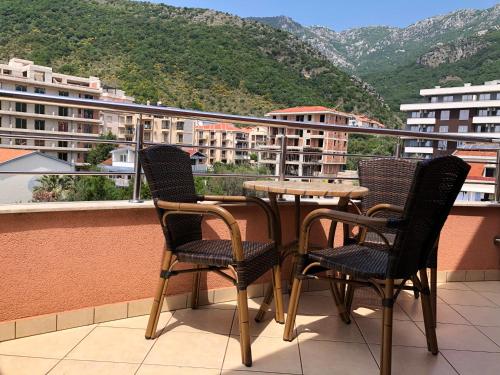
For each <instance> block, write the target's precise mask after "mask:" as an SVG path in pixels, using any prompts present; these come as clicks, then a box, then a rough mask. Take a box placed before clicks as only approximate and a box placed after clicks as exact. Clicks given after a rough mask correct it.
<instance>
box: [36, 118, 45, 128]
mask: <svg viewBox="0 0 500 375" xmlns="http://www.w3.org/2000/svg"><path fill="white" fill-rule="evenodd" d="M35 130H45V120H35Z"/></svg>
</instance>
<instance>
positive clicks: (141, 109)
mask: <svg viewBox="0 0 500 375" xmlns="http://www.w3.org/2000/svg"><path fill="white" fill-rule="evenodd" d="M0 98H1V99H4V100H15V101H16V102H25V103H40V104H49V105H50V104H53V105H62V106H65V107H76V108H82V109H93V110H101V111H107V112H113V113H123V114H128V115H130V114H132V113H133V114H138V115H139V120H138V121H137V123H136V124H135V135H136V137H135V140H134V141H127V140H108V139H101V138H97V139H96V138H95V137H86V136H82V135H71V134H68V135H66V134H63V135H59V134H58V135H45V134H43V133H41V134H40V133H37V134H29V133H26V132H16V131H12V130H9V131H5V130H2V128H0V137H3V138H22V139H34V140H37V139H39V140H54V141H56V140H57V141H68V142H79V143H89V144H96V143H106V144H114V145H130V146H134V147H135V149H136V150H140V149H142V148H143V147H144V146H149V145H154V144H158V143H157V142H145V141H144V138H143V137H144V125H143V124H142V116H144V115H155V116H161V117H177V118H185V119H194V120H205V121H225V122H232V123H236V124H242V125H261V126H262V125H263V126H267V127H270V128H273V127H278V128H290V129H303V130H320V131H335V132H345V133H353V134H364V135H376V136H389V137H395V138H397V143H396V147H395V152H394V155H393V156H391V157H398V158H400V157H403V156H402V153H403V151H402V140H403V139H408V138H411V139H425V140H443V141H453V142H474V143H488V144H493V145H498V146H497V147H496V148H495V150H496V152H497V157H496V162H488V164H495V165H496V166H497V167H496V177H495V182H494V184H495V193H494V197H495V201H497V202H500V138H497V137H496V135H494V134H488V133H478V134H471V133H464V134H458V133H455V134H450V133H432V132H431V133H429V132H425V133H424V132H414V131H409V130H398V129H379V128H369V127H354V126H349V125H336V124H324V123H315V122H302V121H288V120H280V119H271V118H261V117H251V116H240V115H232V114H226V113H214V112H204V111H194V110H187V109H180V108H174V107H161V106H151V105H142V104H133V103H117V102H112V101H102V100H93V99H81V98H72V97H60V96H53V95H45V94H33V93H28V92H21V91H10V90H3V89H0ZM26 115H27V116H29V113H28V114H26ZM277 137H282V141H281V145H279V146H275V147H270V146H266V147H265V148H239V147H225V146H215V145H214V146H212V145H196V144H176V146H179V147H189V148H197V149H209V150H232V151H249V152H252V151H253V152H259V153H268V154H279V155H280V157H279V160H278V161H277V166H278V170H277V173H276V175H250V174H214V173H194V174H195V175H197V176H208V177H229V176H234V177H249V178H252V177H253V178H256V177H259V178H279V179H280V180H284V179H286V178H304V179H328V180H354V179H356V178H355V177H337V176H331V175H321V176H304V175H300V176H295V175H286V159H287V155H289V154H299V155H300V154H302V155H321V156H337V157H339V156H340V157H343V158H347V157H356V158H372V157H383V156H382V155H366V154H352V153H347V152H325V151H318V152H314V151H303V150H302V151H300V150H292V149H290V150H289V149H288V147H287V142H286V140H287V137H286V135H285V134H283V135H279V136H277ZM193 143H194V142H193ZM26 148H29V146H27V147H26ZM405 158H407V157H405ZM411 159H418V158H411ZM465 160H466V161H467V162H469V163H485V162H484V161H478V160H472V159H470V160H467V158H465ZM1 174H29V175H36V174H41V175H49V174H57V175H84V176H88V175H105V176H113V175H134V176H135V180H134V190H133V197H132V200H131V201H132V202H140V191H141V166H140V162H139V158H138V154H137V153H136V155H135V162H134V171H133V172H102V171H100V172H97V171H71V172H60V171H40V172H37V171H0V175H1ZM474 183H483V184H484V183H486V184H488V183H489V184H491V183H490V182H476V181H474Z"/></svg>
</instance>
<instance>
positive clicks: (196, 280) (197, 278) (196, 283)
mask: <svg viewBox="0 0 500 375" xmlns="http://www.w3.org/2000/svg"><path fill="white" fill-rule="evenodd" d="M200 267H201V266H199V265H197V266H196V268H200ZM200 282H201V272H195V273H194V274H193V288H192V291H191V308H192V309H197V308H198V302H199V299H200Z"/></svg>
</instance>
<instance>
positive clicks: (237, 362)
mask: <svg viewBox="0 0 500 375" xmlns="http://www.w3.org/2000/svg"><path fill="white" fill-rule="evenodd" d="M252 358H253V364H252V367H245V366H244V365H243V364H242V363H241V354H240V343H239V341H238V340H237V337H234V336H233V337H231V338H230V340H229V345H228V347H227V352H226V357H225V359H224V366H223V368H224V369H225V370H245V371H251V372H253V371H263V372H280V373H287V374H301V373H302V369H301V367H300V356H299V347H298V344H297V340H294V341H292V342H287V341H283V339H281V338H273V337H256V338H254V339H253V340H252Z"/></svg>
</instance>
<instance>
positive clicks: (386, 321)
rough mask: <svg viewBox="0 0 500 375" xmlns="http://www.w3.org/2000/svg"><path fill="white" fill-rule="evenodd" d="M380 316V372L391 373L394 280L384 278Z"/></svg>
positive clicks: (386, 374)
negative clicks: (381, 315)
mask: <svg viewBox="0 0 500 375" xmlns="http://www.w3.org/2000/svg"><path fill="white" fill-rule="evenodd" d="M382 305H383V318H382V347H381V348H380V374H381V375H390V374H391V364H392V363H391V361H392V317H393V307H394V280H393V279H387V280H385V287H384V298H383V300H382Z"/></svg>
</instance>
